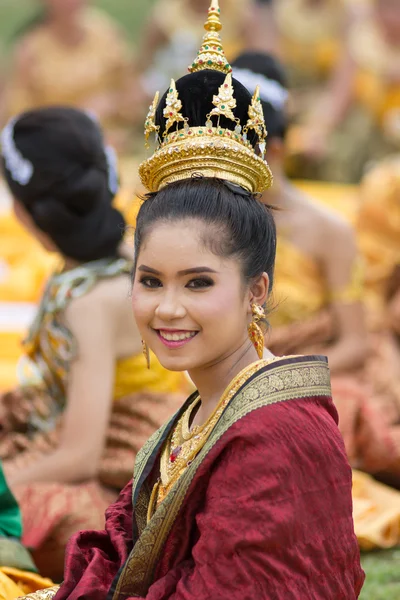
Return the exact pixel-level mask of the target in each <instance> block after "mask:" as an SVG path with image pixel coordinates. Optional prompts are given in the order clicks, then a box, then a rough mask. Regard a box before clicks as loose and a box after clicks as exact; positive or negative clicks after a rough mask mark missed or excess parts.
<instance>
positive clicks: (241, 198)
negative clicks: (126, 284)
mask: <svg viewBox="0 0 400 600" xmlns="http://www.w3.org/2000/svg"><path fill="white" fill-rule="evenodd" d="M189 219H199V220H200V221H202V222H203V223H204V224H205V225H206V226H207V229H206V233H203V234H202V242H203V243H204V245H205V246H206V247H207V248H209V249H210V250H211V251H212V252H213V253H214V254H216V255H217V256H223V257H225V258H228V257H237V258H238V259H239V260H240V261H241V263H242V275H243V279H244V281H245V282H246V283H250V282H251V281H253V280H255V279H257V278H258V277H260V275H262V273H264V272H265V273H267V274H268V276H269V279H270V291H271V289H272V285H273V277H274V265H275V253H276V229H275V221H274V218H273V216H272V212H271V211H270V210H269V209H268V207H267V206H265V205H264V204H262V203H261V202H260V201H259V200H257V199H256V198H255V197H254V195H253V194H251V193H250V192H247V191H246V190H244V189H243V188H241V187H239V186H237V185H234V184H231V183H229V182H227V181H224V180H221V179H216V178H206V177H205V178H203V177H193V178H191V179H184V180H183V181H178V182H176V183H171V184H169V185H167V186H165V187H164V188H162V189H161V190H160V191H159V192H156V193H153V194H149V195H148V196H147V199H146V200H145V202H144V203H143V204H142V206H141V208H140V211H139V215H138V218H137V224H136V231H135V257H138V255H139V250H140V248H141V246H142V244H143V242H144V240H145V238H146V236H147V235H148V234H149V233H150V231H151V229H152V227H153V226H154V224H155V223H173V222H176V221H183V220H189ZM135 266H136V265H135Z"/></svg>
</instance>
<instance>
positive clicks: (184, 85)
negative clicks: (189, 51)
mask: <svg viewBox="0 0 400 600" xmlns="http://www.w3.org/2000/svg"><path fill="white" fill-rule="evenodd" d="M225 77H226V75H224V74H223V73H219V72H218V71H211V70H205V71H200V72H199V73H192V74H190V75H185V76H184V77H181V78H180V79H178V81H177V82H176V90H177V92H178V94H179V99H180V100H181V102H182V111H181V112H182V115H184V116H185V117H187V118H188V119H189V125H190V126H191V127H202V126H204V125H205V123H206V120H207V115H208V113H209V112H211V110H212V108H213V104H212V101H213V96H215V95H217V94H218V90H219V88H220V86H221V85H222V84H223V83H224V80H225ZM232 84H233V91H234V96H235V100H236V108H235V109H234V114H235V117H237V118H238V119H239V120H240V123H241V125H242V126H244V125H246V123H247V120H248V118H249V117H248V110H249V105H250V103H251V95H250V93H249V91H248V90H247V89H246V88H245V87H244V85H242V84H241V83H240V82H239V81H237V80H236V79H233V81H232ZM167 94H168V90H167V91H166V92H165V94H164V96H163V97H162V98H161V100H160V103H159V105H158V107H157V111H156V124H157V125H159V127H160V131H159V134H160V136H161V137H162V135H163V133H164V131H165V124H166V119H165V117H164V116H163V111H164V108H165V106H166V99H167ZM213 119H214V124H216V118H215V117H213ZM220 125H221V127H223V128H224V129H230V130H231V131H233V130H234V129H235V127H236V123H235V122H234V121H231V120H230V119H227V118H226V117H224V116H221V117H220ZM179 128H183V124H182V123H180V124H179ZM248 139H249V141H250V142H251V143H252V144H253V146H255V145H256V144H257V142H258V138H257V134H255V133H254V131H253V130H250V131H249V133H248Z"/></svg>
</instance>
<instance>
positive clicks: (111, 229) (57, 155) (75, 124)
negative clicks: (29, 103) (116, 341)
mask: <svg viewBox="0 0 400 600" xmlns="http://www.w3.org/2000/svg"><path fill="white" fill-rule="evenodd" d="M12 137H13V141H14V144H15V147H16V149H17V151H18V152H19V153H20V154H21V155H22V157H23V158H24V159H25V160H27V161H29V162H30V163H31V164H32V167H33V174H32V177H31V179H30V181H29V182H28V183H27V184H26V185H21V184H20V183H18V182H17V181H16V180H15V179H14V177H13V173H12V172H11V171H10V170H9V168H8V166H9V165H8V162H7V156H5V157H4V155H3V160H2V164H3V172H4V176H5V179H6V181H7V184H8V187H9V189H10V191H11V193H12V195H13V196H14V198H16V199H17V200H18V201H19V202H20V203H21V204H22V205H23V206H24V208H25V209H26V210H27V211H28V213H29V214H30V215H31V217H32V219H33V221H34V222H35V224H36V226H37V227H38V228H39V229H40V230H42V231H44V232H45V233H47V234H48V235H49V236H50V238H51V239H52V240H53V242H54V243H55V245H56V246H57V248H58V249H59V250H60V252H61V253H62V254H63V255H64V256H68V257H69V258H73V259H75V260H78V261H80V262H86V261H91V260H97V259H100V258H106V257H109V256H116V255H117V254H118V247H119V245H120V243H121V239H122V236H123V231H124V227H125V220H124V218H123V216H122V215H121V213H120V212H119V211H117V210H116V209H114V208H113V207H112V200H113V198H114V193H112V192H111V191H110V189H109V176H110V173H109V165H108V161H107V157H106V152H105V148H104V142H103V135H102V132H101V129H100V127H99V125H98V124H97V122H95V120H94V119H93V118H92V117H91V116H89V115H88V114H87V113H84V112H82V111H80V110H77V109H74V108H61V107H50V108H43V109H38V110H32V111H30V112H26V113H24V114H23V115H21V116H20V117H18V118H17V119H16V122H15V124H14V128H13V134H12ZM3 153H7V151H6V149H5V148H3Z"/></svg>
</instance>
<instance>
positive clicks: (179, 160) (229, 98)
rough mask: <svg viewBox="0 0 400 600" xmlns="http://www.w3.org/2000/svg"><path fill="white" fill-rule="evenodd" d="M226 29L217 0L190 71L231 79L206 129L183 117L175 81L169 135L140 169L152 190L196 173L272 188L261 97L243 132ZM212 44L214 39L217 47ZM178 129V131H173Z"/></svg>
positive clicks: (218, 97) (169, 106)
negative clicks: (253, 137)
mask: <svg viewBox="0 0 400 600" xmlns="http://www.w3.org/2000/svg"><path fill="white" fill-rule="evenodd" d="M221 28H222V25H221V21H220V9H219V6H218V0H212V2H211V7H210V9H209V11H208V20H207V22H206V24H205V29H206V32H207V33H206V35H205V37H204V40H203V45H202V47H201V49H200V52H199V53H198V56H197V58H196V60H195V61H194V63H193V65H192V67H191V68H190V71H191V72H192V73H195V72H197V71H202V70H204V69H207V70H214V71H219V72H222V73H225V74H226V77H225V79H224V81H223V83H222V84H221V85H220V87H219V89H218V91H217V90H216V92H217V93H215V94H214V96H213V101H212V105H213V107H210V108H211V110H210V112H209V113H208V114H207V117H206V123H205V124H204V126H202V127H197V126H196V127H190V124H189V122H188V118H187V117H185V116H184V114H183V113H182V102H181V100H180V99H179V95H178V91H177V89H176V85H175V82H174V81H171V86H170V88H169V90H168V93H167V96H166V106H165V108H164V110H163V115H164V118H165V119H166V127H165V131H164V133H163V135H162V139H161V140H160V144H159V146H158V148H157V149H156V151H155V152H154V154H153V155H152V156H151V157H150V158H148V159H147V160H145V161H144V162H143V163H142V164H141V165H140V167H139V174H140V178H141V181H142V183H143V185H144V186H145V187H146V188H147V189H148V190H149V191H150V192H157V191H158V190H160V189H161V188H162V187H164V186H166V185H168V184H170V183H173V182H176V181H182V180H183V179H189V178H190V177H193V175H200V176H202V177H215V178H218V179H223V180H225V181H229V182H230V183H232V184H234V185H238V186H241V187H242V188H244V189H245V190H248V191H249V192H251V193H259V192H263V191H264V190H266V189H267V188H269V187H270V186H271V185H272V174H271V171H270V169H269V166H268V165H267V163H266V162H265V161H264V158H263V155H264V152H265V137H266V135H267V132H266V129H265V122H264V115H263V111H262V106H261V102H260V99H259V95H258V94H256V95H255V96H254V97H253V99H252V101H251V103H250V106H249V119H248V122H247V124H246V127H245V128H244V129H243V131H242V126H241V123H240V119H239V118H237V117H236V116H235V112H234V111H235V109H236V99H235V96H234V86H233V80H232V74H231V68H230V65H229V64H227V62H226V59H225V58H224V61H225V62H223V61H222V58H221V57H224V53H223V47H222V42H221V38H220V35H219V31H220V30H221ZM210 40H214V43H213V44H211V45H210V44H209V42H210ZM206 57H207V60H205V58H206ZM156 110H157V107H156V102H154V103H153V105H152V107H151V110H150V113H149V115H150V119H149V115H148V118H147V119H146V126H145V132H147V130H148V129H146V128H152V127H153V126H155V125H152V123H151V119H153V120H154V118H155V114H156ZM221 116H222V117H224V118H225V119H228V120H230V121H232V122H234V123H236V126H235V127H234V129H233V130H232V129H228V128H226V127H223V126H221V125H220V118H221ZM215 117H217V119H215V120H214V122H213V120H212V119H213V118H215ZM215 121H216V123H215ZM174 125H176V127H175V128H174V129H172V128H173V126H174ZM250 129H254V131H255V132H256V133H257V135H258V140H259V147H260V150H261V152H262V154H263V155H262V156H260V155H259V154H258V153H257V152H256V150H255V148H254V146H253V145H252V144H251V143H250V142H249V141H248V139H247V132H248V131H249V130H250ZM152 130H154V129H152Z"/></svg>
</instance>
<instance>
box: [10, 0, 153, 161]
mask: <svg viewBox="0 0 400 600" xmlns="http://www.w3.org/2000/svg"><path fill="white" fill-rule="evenodd" d="M37 3H38V5H39V7H41V8H42V11H41V13H40V15H39V17H38V18H37V19H36V20H34V21H33V22H32V23H30V24H28V26H27V27H26V28H25V30H24V31H23V32H22V33H21V34H20V37H19V39H18V40H17V42H16V46H15V51H14V60H13V61H12V66H11V69H10V72H9V78H8V81H7V82H6V90H5V92H6V98H5V112H6V115H7V116H8V117H10V116H12V115H15V114H18V113H21V112H23V111H25V110H30V109H35V108H40V107H42V106H55V105H59V106H61V105H62V106H74V107H78V108H82V109H87V110H91V111H93V112H94V113H96V115H97V116H98V118H99V119H100V120H101V123H102V125H103V127H104V128H105V130H106V133H107V136H108V138H109V141H110V143H112V144H113V145H114V146H116V147H117V148H118V149H121V150H124V149H126V148H127V147H129V141H130V139H129V137H130V134H131V131H130V127H131V126H132V124H133V123H134V122H135V118H136V114H135V111H134V110H133V109H132V107H134V106H136V105H137V104H139V105H140V101H141V97H140V89H139V87H138V86H135V85H134V84H135V76H134V70H133V58H132V52H131V49H130V48H129V46H128V44H127V41H126V39H125V35H124V33H123V31H122V30H121V29H120V28H119V27H118V25H117V24H116V23H114V22H113V21H112V19H111V18H110V17H109V16H108V15H106V14H105V13H103V12H101V11H100V10H99V9H97V8H94V7H92V6H89V4H90V2H89V1H88V0H37Z"/></svg>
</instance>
